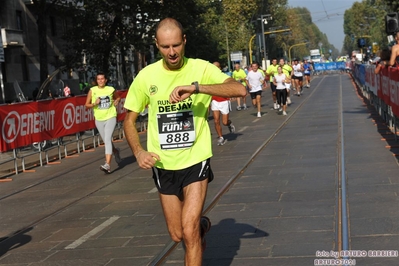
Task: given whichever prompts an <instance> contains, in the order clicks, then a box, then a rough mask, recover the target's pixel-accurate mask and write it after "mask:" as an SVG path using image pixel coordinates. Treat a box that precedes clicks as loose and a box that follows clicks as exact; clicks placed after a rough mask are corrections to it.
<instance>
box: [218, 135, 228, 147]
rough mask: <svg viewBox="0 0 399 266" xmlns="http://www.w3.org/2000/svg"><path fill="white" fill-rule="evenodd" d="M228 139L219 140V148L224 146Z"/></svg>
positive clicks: (221, 138)
mask: <svg viewBox="0 0 399 266" xmlns="http://www.w3.org/2000/svg"><path fill="white" fill-rule="evenodd" d="M226 142H227V139H224V138H223V137H219V138H218V146H223V145H224V144H226Z"/></svg>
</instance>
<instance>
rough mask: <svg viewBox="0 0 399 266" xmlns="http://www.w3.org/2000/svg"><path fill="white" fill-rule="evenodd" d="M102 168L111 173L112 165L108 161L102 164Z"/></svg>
mask: <svg viewBox="0 0 399 266" xmlns="http://www.w3.org/2000/svg"><path fill="white" fill-rule="evenodd" d="M100 170H101V171H104V172H105V173H106V174H110V173H111V167H110V166H109V164H107V163H105V164H103V165H101V166H100Z"/></svg>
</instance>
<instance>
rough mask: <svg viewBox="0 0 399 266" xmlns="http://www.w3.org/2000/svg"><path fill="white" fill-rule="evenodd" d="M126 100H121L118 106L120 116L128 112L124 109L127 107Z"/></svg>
mask: <svg viewBox="0 0 399 266" xmlns="http://www.w3.org/2000/svg"><path fill="white" fill-rule="evenodd" d="M125 100H126V98H121V100H120V101H119V104H118V105H117V106H116V111H117V112H118V114H123V113H126V112H127V110H126V109H125V108H124V107H123V106H124V105H125Z"/></svg>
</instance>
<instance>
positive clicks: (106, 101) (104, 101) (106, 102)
mask: <svg viewBox="0 0 399 266" xmlns="http://www.w3.org/2000/svg"><path fill="white" fill-rule="evenodd" d="M110 106H111V99H110V97H109V96H102V97H100V103H99V104H98V109H108V108H109V107H110Z"/></svg>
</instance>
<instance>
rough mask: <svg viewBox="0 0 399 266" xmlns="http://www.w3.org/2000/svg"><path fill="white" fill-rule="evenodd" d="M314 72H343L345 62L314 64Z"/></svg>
mask: <svg viewBox="0 0 399 266" xmlns="http://www.w3.org/2000/svg"><path fill="white" fill-rule="evenodd" d="M314 70H316V71H326V70H345V62H330V63H315V64H314Z"/></svg>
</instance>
